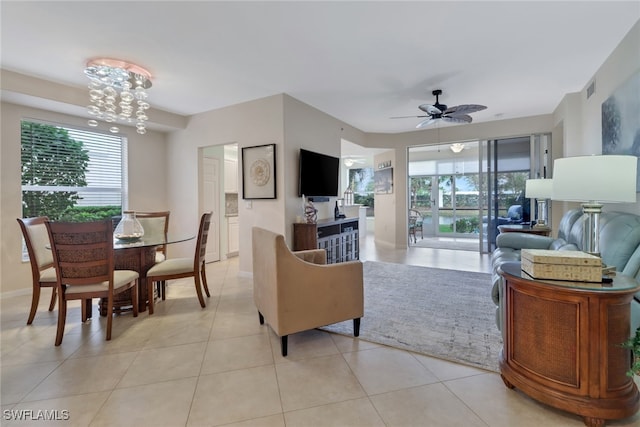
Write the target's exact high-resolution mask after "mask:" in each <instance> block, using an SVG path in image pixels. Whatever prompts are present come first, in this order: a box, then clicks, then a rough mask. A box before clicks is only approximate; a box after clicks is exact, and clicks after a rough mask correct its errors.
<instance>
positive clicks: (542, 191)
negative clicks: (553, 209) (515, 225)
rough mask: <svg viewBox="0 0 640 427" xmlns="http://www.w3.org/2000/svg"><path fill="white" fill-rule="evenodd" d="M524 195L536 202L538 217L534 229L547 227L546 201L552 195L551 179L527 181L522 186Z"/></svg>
mask: <svg viewBox="0 0 640 427" xmlns="http://www.w3.org/2000/svg"><path fill="white" fill-rule="evenodd" d="M524 195H525V197H526V198H528V199H536V201H537V202H538V215H537V219H536V225H534V227H548V224H547V199H550V198H551V196H552V195H553V180H552V179H528V180H526V182H525V185H524Z"/></svg>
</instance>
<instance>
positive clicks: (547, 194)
mask: <svg viewBox="0 0 640 427" xmlns="http://www.w3.org/2000/svg"><path fill="white" fill-rule="evenodd" d="M524 195H525V197H526V198H528V199H550V198H551V196H552V195H553V180H552V179H528V180H526V182H525V184H524Z"/></svg>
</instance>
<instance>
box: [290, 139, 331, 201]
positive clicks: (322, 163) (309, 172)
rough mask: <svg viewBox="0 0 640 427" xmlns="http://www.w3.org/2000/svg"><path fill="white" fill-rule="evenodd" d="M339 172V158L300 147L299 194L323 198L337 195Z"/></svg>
mask: <svg viewBox="0 0 640 427" xmlns="http://www.w3.org/2000/svg"><path fill="white" fill-rule="evenodd" d="M339 174H340V159H339V158H337V157H332V156H328V155H326V154H320V153H314V152H313V151H309V150H305V149H300V175H299V176H300V181H299V182H298V184H299V185H298V195H299V196H302V195H305V196H306V197H311V198H314V197H316V198H324V199H326V198H328V197H336V196H337V195H338V184H339ZM316 201H320V200H316ZM326 201H328V199H327V200H326Z"/></svg>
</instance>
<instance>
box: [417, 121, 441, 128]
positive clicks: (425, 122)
mask: <svg viewBox="0 0 640 427" xmlns="http://www.w3.org/2000/svg"><path fill="white" fill-rule="evenodd" d="M437 121H438V119H427V120H423V121H421V122H420V123H418V125H417V126H416V129H422V128H424V127H427V126H429V125H430V124H433V123H435V122H437Z"/></svg>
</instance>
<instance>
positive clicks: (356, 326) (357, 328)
mask: <svg viewBox="0 0 640 427" xmlns="http://www.w3.org/2000/svg"><path fill="white" fill-rule="evenodd" d="M353 336H354V337H359V336H360V318H359V317H358V318H357V319H353Z"/></svg>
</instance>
